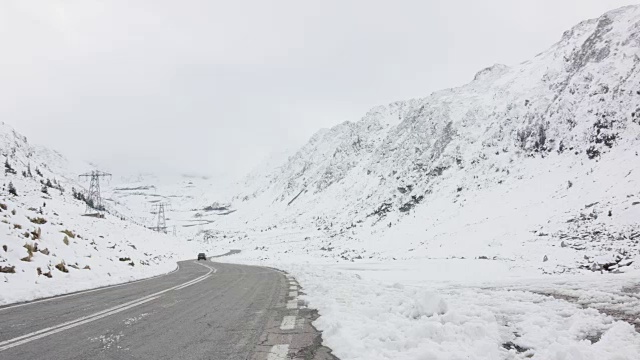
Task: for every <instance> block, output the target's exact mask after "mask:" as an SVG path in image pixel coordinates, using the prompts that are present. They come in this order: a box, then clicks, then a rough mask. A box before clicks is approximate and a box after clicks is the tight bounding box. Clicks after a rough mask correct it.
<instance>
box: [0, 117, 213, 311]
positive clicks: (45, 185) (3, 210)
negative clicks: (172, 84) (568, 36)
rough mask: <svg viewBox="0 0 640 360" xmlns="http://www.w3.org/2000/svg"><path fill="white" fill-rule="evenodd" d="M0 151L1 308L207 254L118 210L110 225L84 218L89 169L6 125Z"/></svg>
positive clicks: (160, 271)
mask: <svg viewBox="0 0 640 360" xmlns="http://www.w3.org/2000/svg"><path fill="white" fill-rule="evenodd" d="M0 147H1V149H2V154H3V155H4V156H3V158H2V160H4V161H5V165H4V169H3V171H2V172H1V173H0V183H2V191H1V193H0V234H1V235H2V237H1V238H0V305H2V304H8V303H13V302H18V301H26V300H32V299H36V298H41V297H47V296H52V295H59V294H65V293H68V292H73V291H78V290H84V289H90V288H94V287H99V286H106V285H111V284H117V283H122V282H127V281H132V280H137V279H141V278H146V277H150V276H155V275H159V274H163V273H167V272H170V271H172V270H174V269H175V268H176V261H178V260H182V259H185V258H193V257H194V256H195V254H196V253H197V252H198V251H202V250H201V248H202V246H200V245H195V244H194V245H193V246H192V244H191V243H188V242H185V241H184V240H181V239H179V238H177V237H172V236H169V235H165V234H158V233H156V232H153V231H151V230H149V229H146V228H145V227H143V226H140V225H137V224H135V223H133V222H131V221H129V220H128V219H127V218H126V217H124V215H122V213H120V212H119V211H118V208H115V207H112V206H109V212H110V213H107V214H106V216H105V218H96V217H89V216H84V215H85V210H86V205H85V203H84V202H82V201H80V200H78V199H76V198H75V197H74V196H73V192H74V191H76V192H81V191H83V190H84V189H83V187H84V186H87V185H88V184H86V183H84V184H83V183H80V182H79V180H78V178H77V175H79V174H80V173H81V172H84V171H88V170H91V167H90V166H88V165H87V164H82V163H73V162H69V161H68V160H67V159H65V158H64V157H63V156H62V155H60V154H57V153H55V152H53V151H51V150H47V149H44V148H39V147H36V146H33V145H31V144H29V143H28V142H27V139H26V138H24V137H23V136H21V135H20V134H19V133H17V132H15V131H14V130H13V129H12V128H11V127H9V126H8V125H5V124H1V125H0ZM10 188H12V189H14V190H15V192H14V193H12V191H10ZM74 189H75V190H74Z"/></svg>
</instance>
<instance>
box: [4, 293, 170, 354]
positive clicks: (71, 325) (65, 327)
mask: <svg viewBox="0 0 640 360" xmlns="http://www.w3.org/2000/svg"><path fill="white" fill-rule="evenodd" d="M157 298H159V296H155V297H151V298H148V299H144V300H142V301H138V302H136V303H133V304H131V305H128V306H124V307H120V308H117V309H115V310H112V311H108V312H106V313H103V314H100V315H98V316H86V317H84V318H80V319H76V320H74V321H69V322H67V323H64V324H61V325H58V326H54V327H51V328H47V329H42V330H39V331H36V332H33V333H31V334H27V335H23V336H20V337H17V338H15V339H11V340H7V341H3V342H1V343H0V351H4V350H7V349H10V348H12V347H15V346H18V345H22V344H26V343H28V342H31V341H34V340H38V339H41V338H43V337H45V336H49V335H53V334H56V333H59V332H61V331H64V330H68V329H71V328H74V327H76V326H80V325H83V324H86V323H90V322H92V321H96V320H98V319H102V318H103V317H107V316H109V315H113V314H117V313H119V312H122V311H125V310H128V309H131V308H132V307H136V306H138V305H142V304H144V303H146V302H149V301H152V300H155V299H157ZM94 315H95V314H94ZM83 319H84V320H83ZM19 339H22V340H19ZM16 340H18V341H16ZM5 343H10V344H8V345H4V344H5Z"/></svg>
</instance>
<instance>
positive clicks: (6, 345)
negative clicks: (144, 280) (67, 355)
mask: <svg viewBox="0 0 640 360" xmlns="http://www.w3.org/2000/svg"><path fill="white" fill-rule="evenodd" d="M196 264H199V263H196ZM199 265H202V266H204V267H206V268H208V269H209V272H208V273H206V274H205V275H202V276H200V277H197V278H195V279H193V280H189V281H187V282H185V283H182V284H179V285H176V286H173V287H170V288H168V289H165V290H162V291H158V292H156V293H154V294H151V295H147V296H143V297H141V298H139V299H136V300H132V301H129V302H126V303H124V304H120V305H117V306H114V307H112V308H109V309H106V310H102V311H99V312H97V313H94V314H91V315H87V316H83V317H80V318H78V319H75V320H71V321H68V322H65V323H62V324H59V325H56V326H52V327H48V328H45V329H41V330H38V331H35V332H32V333H29V334H25V335H22V336H18V337H16V338H13V339H9V340H5V341H2V342H0V351H4V350H7V349H10V348H12V347H15V346H18V345H22V344H26V343H28V342H31V341H34V340H37V339H41V338H43V337H45V336H49V335H53V334H56V333H59V332H61V331H64V330H67V329H71V328H74V327H76V326H79V325H82V324H86V323H89V322H92V321H96V320H99V319H102V318H104V317H107V316H110V315H113V314H117V313H119V312H122V311H125V310H128V309H131V308H132V307H135V306H138V305H142V304H144V303H147V302H149V301H152V300H156V299H157V298H159V297H160V295H162V294H164V293H166V292H168V291H171V290H180V289H183V288H185V287H186V286H189V285H193V284H195V283H196V282H200V281H202V280H204V279H206V278H208V277H209V276H210V275H211V273H214V272H217V271H218V269H216V268H213V267H210V266H207V265H203V264H199Z"/></svg>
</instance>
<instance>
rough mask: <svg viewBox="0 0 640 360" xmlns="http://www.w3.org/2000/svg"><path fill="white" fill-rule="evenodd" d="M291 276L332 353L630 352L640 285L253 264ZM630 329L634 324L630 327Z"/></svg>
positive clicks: (443, 265) (392, 265)
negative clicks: (316, 315) (315, 314)
mask: <svg viewBox="0 0 640 360" xmlns="http://www.w3.org/2000/svg"><path fill="white" fill-rule="evenodd" d="M221 261H230V262H244V263H249V264H258V265H265V266H277V267H278V268H281V269H284V270H286V271H288V272H290V273H291V274H293V275H295V276H296V278H297V280H298V281H299V283H300V284H301V286H302V293H304V294H305V295H302V299H303V300H305V303H306V304H307V305H308V306H309V307H311V308H315V309H318V311H319V313H320V315H321V316H320V318H319V319H318V320H317V321H316V322H315V323H314V326H316V327H317V328H318V329H319V330H322V331H323V340H324V342H325V345H327V346H329V347H331V349H333V353H334V354H335V355H336V356H338V357H339V358H340V359H343V360H344V359H367V360H376V359H398V360H400V359H412V360H413V359H425V360H426V359H434V360H435V359H490V360H496V359H529V358H532V359H545V360H570V359H573V360H578V359H580V360H587V359H594V360H595V359H627V360H632V359H638V358H640V334H639V333H638V332H637V329H640V286H638V285H639V283H640V282H639V281H638V280H637V279H638V275H640V272H638V271H634V272H630V273H627V274H618V275H613V274H606V275H602V274H599V273H597V274H596V273H584V274H581V275H575V274H572V275H536V274H535V272H533V271H519V272H515V273H511V272H509V269H508V266H506V265H505V264H504V263H503V262H499V261H490V260H471V259H468V260H462V259H455V260H453V259H449V260H429V259H424V260H402V261H401V260H399V261H394V262H386V261H385V262H363V263H353V264H345V263H333V262H327V261H322V260H319V259H318V258H315V257H305V256H300V255H298V256H290V257H287V256H286V255H284V256H282V257H280V258H278V259H270V260H260V261H256V260H255V257H254V256H253V255H252V254H250V255H248V256H247V255H246V254H243V253H240V254H237V255H233V256H231V257H230V258H226V259H225V258H222V259H221ZM634 327H635V328H634Z"/></svg>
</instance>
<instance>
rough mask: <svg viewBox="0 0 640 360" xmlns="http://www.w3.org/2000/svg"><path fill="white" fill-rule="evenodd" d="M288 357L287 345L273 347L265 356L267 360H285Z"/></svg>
mask: <svg viewBox="0 0 640 360" xmlns="http://www.w3.org/2000/svg"><path fill="white" fill-rule="evenodd" d="M287 355H289V345H288V344H286V345H273V346H272V347H271V350H269V355H267V360H285V359H286V358H287Z"/></svg>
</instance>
